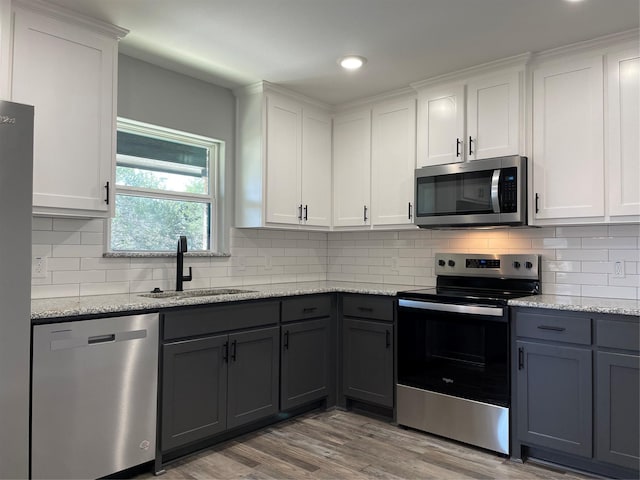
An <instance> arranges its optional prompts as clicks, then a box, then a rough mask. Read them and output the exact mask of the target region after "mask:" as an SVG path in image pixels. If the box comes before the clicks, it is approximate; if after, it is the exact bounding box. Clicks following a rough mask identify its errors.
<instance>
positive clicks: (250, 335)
mask: <svg viewBox="0 0 640 480" xmlns="http://www.w3.org/2000/svg"><path fill="white" fill-rule="evenodd" d="M279 311H280V302H279V301H273V302H259V303H258V302H256V303H248V304H246V305H243V304H237V305H225V306H216V307H207V308H199V309H187V310H181V311H172V312H168V313H165V314H164V319H163V320H164V335H163V338H164V342H163V345H162V375H161V379H162V389H161V391H162V396H161V417H160V418H161V435H160V438H161V447H160V448H161V451H162V452H167V451H169V450H171V449H174V448H176V447H180V446H183V445H186V444H189V443H192V442H196V441H199V440H203V439H205V438H207V437H211V436H214V435H216V434H218V433H221V432H223V431H225V430H228V429H231V428H234V427H238V426H240V425H244V424H247V423H250V422H253V421H256V420H260V419H262V418H266V417H268V416H270V415H274V414H276V413H277V412H278V403H279V401H278V400H279V388H278V387H279V374H280V369H279V364H280V362H279V360H280V355H279V352H280V347H279V345H280V327H279V326H277V324H278V320H279ZM269 324H271V325H269ZM252 326H253V327H254V328H250V327H252ZM234 327H242V329H241V330H237V329H233V328H234ZM232 329H233V330H232ZM220 330H223V331H224V330H226V331H228V330H232V331H231V332H229V333H226V332H224V333H223V332H219V331H220ZM207 333H209V335H207ZM194 336H197V337H196V338H193V337H194Z"/></svg>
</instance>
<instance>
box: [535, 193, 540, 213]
mask: <svg viewBox="0 0 640 480" xmlns="http://www.w3.org/2000/svg"><path fill="white" fill-rule="evenodd" d="M539 201H540V195H538V194H537V193H536V213H538V212H539V211H540V208H539V207H538V202H539Z"/></svg>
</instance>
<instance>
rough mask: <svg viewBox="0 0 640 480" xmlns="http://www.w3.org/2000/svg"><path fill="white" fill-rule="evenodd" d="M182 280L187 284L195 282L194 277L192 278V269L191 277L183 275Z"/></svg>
mask: <svg viewBox="0 0 640 480" xmlns="http://www.w3.org/2000/svg"><path fill="white" fill-rule="evenodd" d="M182 280H183V281H185V282H190V281H191V280H193V277H192V276H191V267H189V275H183V276H182Z"/></svg>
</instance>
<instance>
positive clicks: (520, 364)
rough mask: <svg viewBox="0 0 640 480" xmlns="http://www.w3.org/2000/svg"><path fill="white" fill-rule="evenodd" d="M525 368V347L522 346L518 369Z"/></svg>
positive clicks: (519, 353)
mask: <svg viewBox="0 0 640 480" xmlns="http://www.w3.org/2000/svg"><path fill="white" fill-rule="evenodd" d="M523 368H524V348H522V347H520V348H519V349H518V370H522V369H523Z"/></svg>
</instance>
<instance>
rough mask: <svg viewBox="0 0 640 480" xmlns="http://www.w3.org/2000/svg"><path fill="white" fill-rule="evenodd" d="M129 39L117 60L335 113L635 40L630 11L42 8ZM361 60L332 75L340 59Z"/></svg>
mask: <svg viewBox="0 0 640 480" xmlns="http://www.w3.org/2000/svg"><path fill="white" fill-rule="evenodd" d="M52 1H53V2H55V3H57V4H60V5H63V6H66V7H68V8H70V9H72V10H75V11H78V12H81V13H85V14H87V15H90V16H92V17H95V18H98V19H100V20H103V21H106V22H109V23H112V24H115V25H118V26H120V27H123V28H126V29H129V30H130V33H129V34H128V35H127V36H126V37H125V38H124V39H123V40H122V41H121V44H120V51H121V52H122V53H124V54H126V55H130V56H132V57H136V58H139V59H142V60H145V61H147V62H150V63H154V64H157V65H160V66H162V67H165V68H168V69H171V70H175V71H178V72H182V73H185V74H187V75H191V76H194V77H196V78H200V79H202V80H206V81H209V82H212V83H216V84H218V85H222V86H225V87H236V86H240V85H247V84H250V83H253V82H256V81H259V80H267V81H270V82H273V83H277V84H280V85H283V86H286V87H288V88H290V89H292V90H295V91H298V92H300V93H303V94H305V95H308V96H310V97H313V98H316V99H318V100H321V101H324V102H327V103H330V104H338V103H343V102H347V101H352V100H356V99H358V98H363V97H368V96H371V95H375V94H379V93H383V92H386V91H389V90H394V89H397V88H403V87H407V86H408V85H409V83H411V82H414V81H419V80H423V79H426V78H429V77H433V76H436V75H440V74H444V73H449V72H452V71H455V70H458V69H462V68H465V67H470V66H473V65H477V64H480V63H484V62H488V61H491V60H497V59H500V58H504V57H508V56H511V55H516V54H519V53H524V52H527V51H530V52H538V51H542V50H546V49H549V48H553V47H557V46H561V45H566V44H569V43H574V42H578V41H582V40H588V39H591V38H595V37H598V36H602V35H606V34H610V33H615V32H619V31H623V30H628V29H632V28H637V27H638V25H639V16H640V13H639V4H640V2H639V1H638V0H585V1H584V2H581V3H570V2H567V1H565V0H52ZM349 53H352V54H359V55H364V56H365V57H367V58H368V60H369V61H368V63H367V65H366V66H365V68H364V69H363V70H361V71H359V72H351V73H347V72H344V71H341V69H340V68H339V67H338V66H337V63H336V60H337V59H338V57H340V56H341V55H344V54H349Z"/></svg>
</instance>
